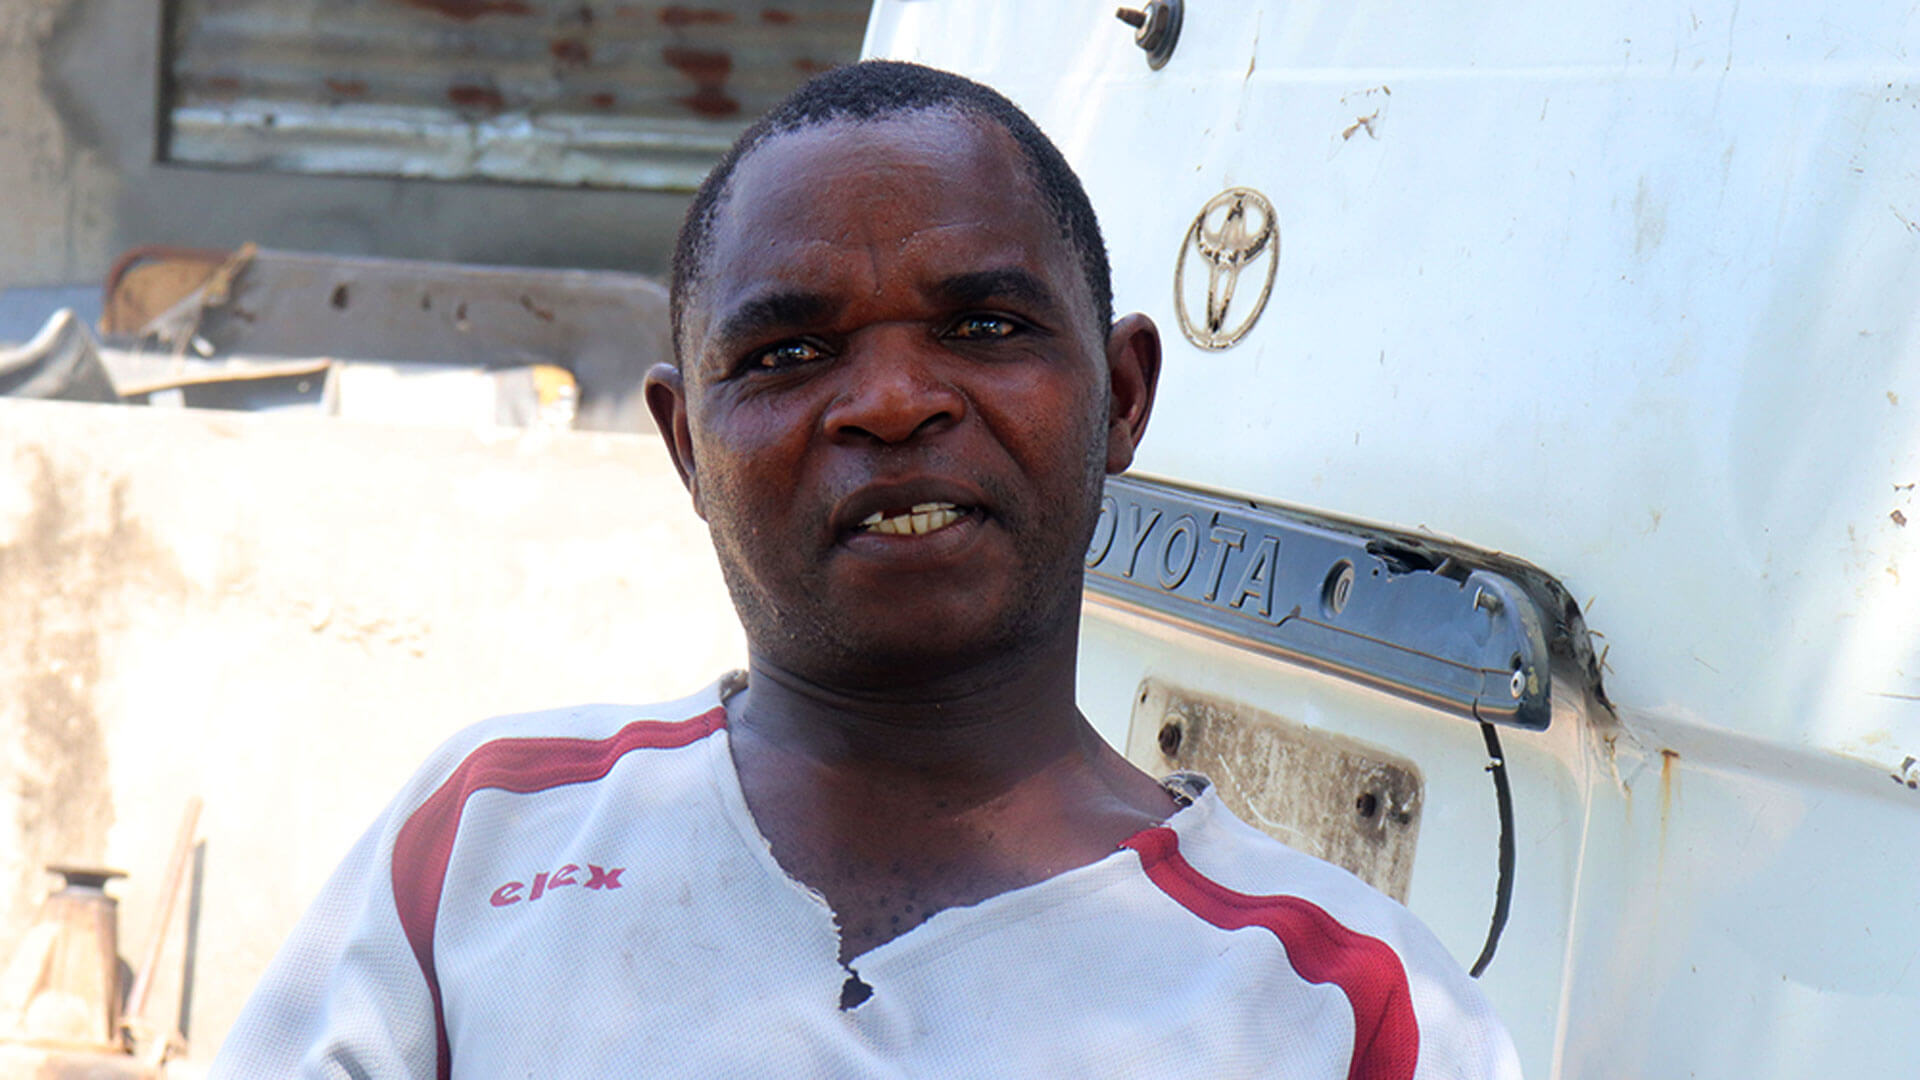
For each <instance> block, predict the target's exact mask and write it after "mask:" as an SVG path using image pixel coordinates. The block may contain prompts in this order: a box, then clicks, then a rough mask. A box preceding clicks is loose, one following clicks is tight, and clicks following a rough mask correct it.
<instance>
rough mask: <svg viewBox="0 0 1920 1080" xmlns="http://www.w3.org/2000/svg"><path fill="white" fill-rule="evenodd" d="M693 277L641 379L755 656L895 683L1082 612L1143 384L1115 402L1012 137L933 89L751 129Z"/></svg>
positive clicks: (1072, 269)
mask: <svg viewBox="0 0 1920 1080" xmlns="http://www.w3.org/2000/svg"><path fill="white" fill-rule="evenodd" d="M690 300H691V302H690V304H689V306H688V310H687V318H686V322H685V324H684V337H683V346H684V353H683V371H682V372H681V373H680V374H679V376H678V377H677V379H678V381H679V385H678V386H677V387H673V388H672V389H671V390H670V391H669V392H664V393H663V392H662V387H661V386H660V385H651V386H650V389H649V400H650V402H652V403H653V405H654V410H655V415H656V418H658V419H659V420H660V422H661V423H660V426H661V430H662V432H663V433H666V434H667V435H668V441H669V445H670V446H671V447H672V448H673V449H674V450H675V455H676V459H677V460H678V461H679V463H680V465H681V468H682V469H683V471H684V472H685V473H686V474H687V477H688V482H689V486H690V487H691V488H692V490H693V493H694V501H695V506H696V508H697V509H698V510H699V511H700V513H701V514H702V515H703V516H704V517H706V519H707V520H708V522H709V524H710V526H711V529H712V533H713V539H714V546H715V548H716V550H717V552H718V554H719V558H720V563H721V567H722V570H723V572H724V573H725V576H726V578H727V582H728V586H729V588H730V589H731V591H732V593H733V596H734V601H735V604H736V605H737V606H738V607H739V609H740V614H741V618H742V621H743V622H744V623H745V625H746V629H747V632H748V636H749V638H750V639H751V640H752V641H753V643H754V646H755V648H756V649H757V650H758V651H760V652H761V653H762V654H763V655H765V656H766V657H767V658H769V659H771V660H773V661H774V662H776V663H779V664H781V665H782V666H783V667H786V668H788V669H790V670H794V671H797V672H801V673H803V674H809V675H814V676H819V677H826V678H833V679H839V680H842V681H847V682H852V683H856V684H857V683H862V682H872V683H884V682H887V681H890V679H891V678H894V677H897V676H898V674H899V672H900V671H902V670H903V665H911V667H910V668H907V669H905V670H912V671H913V672H914V674H915V675H916V676H938V675H939V674H942V673H943V671H945V670H958V669H960V668H962V667H964V666H967V665H970V664H973V663H976V662H978V661H980V660H982V659H985V658H987V657H990V656H992V655H993V654H995V653H996V652H999V651H1004V650H1008V649H1017V648H1020V647H1021V646H1022V645H1032V644H1034V643H1035V642H1036V641H1037V640H1039V639H1041V638H1044V637H1045V636H1046V635H1048V634H1050V633H1053V634H1057V633H1060V632H1062V631H1063V630H1065V631H1066V632H1068V633H1070V632H1071V630H1070V627H1071V625H1072V622H1073V620H1074V619H1075V618H1077V610H1078V598H1079V590H1080V581H1081V562H1080V560H1081V556H1082V553H1083V551H1084V549H1085V546H1086V543H1087V538H1088V536H1089V534H1090V532H1091V529H1092V524H1093V516H1094V513H1095V509H1096V507H1097V505H1098V492H1099V488H1100V479H1101V476H1102V475H1103V473H1105V472H1107V471H1109V470H1114V471H1117V470H1118V469H1121V468H1124V467H1125V466H1126V464H1127V462H1128V460H1129V459H1130V456H1131V453H1132V447H1133V439H1134V437H1135V435H1137V429H1138V426H1139V424H1143V423H1144V420H1145V413H1144V405H1140V406H1139V407H1138V408H1136V407H1135V399H1138V398H1139V397H1140V396H1141V394H1140V392H1139V391H1138V390H1137V389H1135V388H1134V386H1133V382H1137V381H1138V380H1133V381H1132V382H1128V383H1127V384H1126V385H1125V386H1123V387H1122V391H1121V394H1120V400H1121V404H1122V405H1123V408H1121V409H1119V410H1117V411H1118V412H1121V413H1125V414H1126V415H1125V416H1124V417H1121V418H1119V419H1116V409H1115V408H1114V403H1115V400H1116V399H1115V397H1114V395H1113V394H1112V393H1111V391H1110V387H1111V386H1112V385H1114V384H1115V380H1114V377H1113V375H1112V373H1111V370H1110V369H1111V363H1110V356H1109V352H1110V349H1109V343H1108V341H1107V340H1106V339H1105V338H1103V336H1102V335H1101V334H1100V333H1099V332H1098V330H1097V328H1096V326H1095V323H1096V319H1097V317H1096V316H1095V315H1094V313H1093V306H1092V305H1093V301H1092V297H1091V293H1090V290H1089V289H1088V286H1087V284H1086V281H1085V279H1084V277H1083V275H1082V272H1081V269H1080V263H1079V260H1078V259H1077V258H1076V256H1075V254H1074V251H1073V249H1072V247H1071V246H1070V245H1069V244H1068V243H1067V242H1066V241H1065V240H1064V239H1063V238H1062V237H1061V231H1060V228H1059V226H1058V225H1057V224H1056V223H1055V221H1054V219H1053V217H1052V216H1051V214H1049V213H1048V211H1047V208H1046V204H1045V202H1044V201H1043V200H1042V198H1041V196H1040V195H1039V193H1038V192H1037V191H1036V190H1035V188H1034V185H1033V182H1032V180H1031V179H1030V178H1029V174H1028V172H1027V168H1026V166H1025V164H1024V161H1023V159H1022V158H1021V156H1020V154H1019V152H1018V150H1017V148H1016V146H1015V144H1014V143H1013V141H1012V139H1011V138H1010V137H1009V136H1007V135H1006V133H1005V132H1003V131H1001V130H1000V129H999V128H998V127H997V126H995V125H991V124H985V123H981V122H978V121H974V120H971V119H967V118H961V117H958V116H955V115H952V114H947V113H940V112H926V113H915V114H908V115H904V116H899V117H893V118H888V119H885V120H880V121H871V122H862V123H832V124H827V125H823V126H818V127H812V128H807V129H803V130H801V131H797V132H793V133H790V134H786V135H782V136H778V137H776V138H774V139H772V140H770V141H769V142H766V143H763V144H761V146H759V147H758V148H757V149H755V150H754V151H753V152H752V153H751V154H750V155H749V156H748V157H747V158H746V159H744V160H743V161H742V162H741V163H740V165H739V166H738V168H737V170H736V172H735V173H734V175H733V178H732V183H731V185H730V190H729V194H728V195H727V196H726V198H725V200H724V202H723V203H722V204H721V207H720V210H719V213H718V217H717V219H716V221H715V222H714V228H713V233H712V246H711V249H710V253H709V256H708V259H707V262H706V264H705V272H704V273H703V274H702V275H701V278H700V281H699V283H698V284H697V285H696V287H695V290H694V293H693V295H692V296H691V297H690ZM1142 321H1144V320H1142ZM1136 336H1138V335H1137V333H1136ZM1147 336H1148V337H1151V327H1150V325H1149V327H1148V335H1147ZM1153 361H1154V363H1156V364H1157V346H1156V351H1155V353H1154V357H1153ZM656 375H657V376H660V375H662V373H656ZM654 381H655V383H671V382H673V381H674V380H673V379H669V378H659V377H657V378H656V379H655V380H654ZM1145 393H1146V395H1147V397H1148V399H1149V400H1150V395H1151V376H1148V379H1147V390H1146V391H1145ZM1136 413H1137V420H1138V423H1134V422H1133V420H1134V419H1135V414H1136ZM676 428H677V429H678V430H676ZM1123 429H1124V430H1123ZM1063 621H1064V623H1063Z"/></svg>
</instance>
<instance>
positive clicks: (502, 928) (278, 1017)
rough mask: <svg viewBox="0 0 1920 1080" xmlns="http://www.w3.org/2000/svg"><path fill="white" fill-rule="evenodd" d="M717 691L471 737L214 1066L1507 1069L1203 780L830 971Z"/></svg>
mask: <svg viewBox="0 0 1920 1080" xmlns="http://www.w3.org/2000/svg"><path fill="white" fill-rule="evenodd" d="M725 721H726V712H725V709H724V708H723V707H722V706H721V705H720V703H719V698H718V692H717V689H713V688H710V689H709V690H707V691H705V692H703V693H702V694H701V695H698V696H696V697H694V698H690V699H687V700H684V701H680V702H673V703H669V704H666V705H660V706H653V707H648V708H633V707H630V706H622V707H613V706H592V707H588V708H582V709H574V710H565V711H558V712H550V713H539V714H532V715H527V716H519V717H507V718H504V719H500V720H494V721H489V722H487V723H484V724H480V725H477V726H476V727H474V728H471V729H469V730H468V731H466V732H463V733H462V734H460V735H459V736H456V737H455V738H454V739H452V740H451V741H450V742H449V743H448V744H447V745H445V746H443V747H442V748H441V749H440V750H439V751H437V752H436V753H435V754H434V756H433V757H432V759H431V760H429V761H428V762H427V764H426V765H425V766H424V767H423V768H422V769H421V770H420V772H419V773H418V774H417V775H416V776H415V777H414V779H413V781H412V782H411V783H410V784H409V785H408V786H407V788H406V790H404V791H403V792H402V793H401V794H400V796H399V798H398V799H396V800H395V801H394V803H393V804H392V806H391V807H390V808H389V809H388V811H387V812H386V814H385V815H383V816H382V818H381V819H380V820H379V821H378V822H376V823H375V825H374V827H373V828H372V829H371V830H370V831H369V832H368V833H367V834H366V836H365V837H363V838H362V839H361V841H360V842H359V844H357V845H356V846H355V848H354V850H353V852H352V854H351V855H349V856H348V858H347V860H346V862H345V863H344V864H343V865H342V866H341V867H340V869H339V870H338V871H337V872H336V873H335V874H334V876H333V878H332V880H331V881H329V882H328V884H327V886H326V888H325V890H324V891H323V892H322V894H321V896H320V898H319V900H318V901H317V902H316V903H315V904H314V906H313V909H312V910H311V911H309V912H308V914H307V915H306V917H305V918H304V919H303V920H302V921H301V923H300V926H299V927H298V929H296V930H295V932H294V934H293V937H292V938H291V939H290V940H289V941H288V943H287V945H286V946H285V947H284V948H283V949H282V950H281V952H280V955H279V956H278V957H277V958H276V959H275V961H274V963H273V965H272V967H271V968H270V969H269V970H268V972H267V974H266V976H265V977H264V978H263V979H262V981H261V984H260V986H259V988H258V989H256V990H255V992H254V994H253V997H252V999H251V1000H250V1001H249V1002H248V1004H247V1007H246V1009H245V1010H244V1012H243V1013H242V1014H241V1017H240V1019H239V1021H238V1022H237V1023H236V1025H235V1026H234V1029H233V1031H232V1033H231V1034H230V1035H229V1036H228V1039H227V1042H226V1044H225V1045H224V1046H223V1047H222V1049H221V1053H220V1056H219V1058H218V1060H217V1061H216V1062H215V1064H214V1068H213V1072H212V1075H213V1076H214V1077H218V1078H225V1077H247V1078H253V1077H282V1076H294V1075H297V1076H303V1077H342V1078H345V1077H371V1078H374V1080H387V1078H394V1077H421V1078H426V1077H436V1076H438V1077H446V1076H462V1077H483V1076H485V1077H492V1076H500V1077H529V1076H531V1077H606V1076H648V1077H655V1076H698V1077H751V1076H779V1077H860V1078H865V1077H1000V1076H1004V1077H1028V1078H1031V1077H1077V1076H1086V1077H1116V1076H1151V1077H1170V1076H1199V1077H1209V1078H1227V1077H1254V1076H1261V1077H1265V1076H1272V1077H1288V1078H1295V1080H1300V1078H1320V1077H1326V1078H1346V1080H1427V1078H1440V1077H1449V1078H1481V1077H1497V1078H1500V1080H1509V1078H1514V1077H1518V1076H1519V1067H1518V1065H1517V1064H1516V1060H1515V1057H1514V1052H1513V1047H1512V1044H1511V1042H1510V1041H1509V1039H1508V1036H1507V1034H1506V1031H1505V1030H1504V1029H1503V1028H1502V1027H1501V1025H1500V1022H1499V1021H1498V1019H1497V1018H1495V1016H1494V1014H1493V1012H1492V1009H1491V1008H1490V1007H1489V1005H1488V1004H1487V1001H1486V998H1485V997H1484V996H1483V995H1482V994H1481V993H1480V991H1479V989H1478V988H1477V987H1476V986H1475V985H1474V984H1473V982H1472V980H1470V979H1468V978H1467V977H1466V975H1465V974H1464V973H1463V972H1462V971H1461V970H1460V967H1459V965H1458V964H1456V963H1455V962H1454V960H1453V959H1452V957H1451V956H1449V955H1448V954H1447V953H1446V952H1445V950H1444V949H1443V948H1442V947H1441V946H1440V944H1439V942H1438V941H1436V940H1435V939H1434V937H1433V935H1432V934H1431V933H1430V932H1429V931H1428V930H1427V929H1426V928H1425V927H1424V926H1422V925H1421V924H1420V922H1419V921H1418V920H1416V919H1415V918H1414V917H1413V916H1412V915H1411V914H1410V913H1408V912H1407V910H1406V909H1405V908H1403V907H1401V906H1400V905H1398V904H1396V903H1394V902H1393V901H1391V900H1389V899H1387V898H1385V897H1383V896H1381V895H1380V894H1379V893H1377V892H1375V891H1374V890H1373V889H1371V888H1369V887H1368V886H1367V885H1365V884H1364V883H1362V882H1361V881H1359V880H1358V879H1357V878H1355V877H1353V876H1352V875H1350V874H1348V873H1347V872H1346V871H1344V870H1340V869H1338V868H1336V867H1333V866H1331V865H1329V864H1327V863H1324V862H1321V861H1320V860H1318V859H1314V858H1312V857H1310V856H1307V855H1303V854H1301V853H1299V852H1296V851H1294V850H1292V849H1291V848H1288V847H1286V846H1284V845H1282V844H1280V843H1278V842H1277V841H1275V840H1273V839H1271V838H1269V837H1267V836H1266V835H1265V834H1263V833H1261V832H1259V831H1257V830H1255V829H1253V828H1252V827H1250V826H1248V825H1246V824H1244V823H1242V822H1241V821H1239V820H1238V819H1236V818H1235V817H1234V816H1233V815H1232V814H1231V813H1230V812H1229V811H1228V810H1227V808H1226V807H1225V806H1224V805H1222V804H1221V802H1220V800H1219V798H1218V797H1217V796H1215V795H1214V794H1212V793H1211V792H1209V793H1206V794H1203V795H1201V796H1200V797H1199V798H1197V799H1195V800H1194V801H1193V803H1192V805H1190V806H1188V807H1186V808H1184V809H1182V810H1180V811H1179V812H1178V813H1176V814H1175V815H1174V816H1173V817H1171V818H1170V819H1168V820H1167V822H1166V823H1165V824H1164V825H1161V826H1156V827H1153V828H1149V829H1146V830H1143V831H1142V832H1140V833H1138V834H1136V835H1135V836H1133V837H1132V838H1131V839H1129V840H1128V841H1127V842H1126V843H1125V845H1124V846H1123V847H1121V848H1120V849H1118V850H1116V851H1115V852H1114V853H1113V854H1111V855H1109V856H1107V857H1106V858H1104V859H1101V860H1100V861H1099V862H1096V863H1093V864H1091V865H1088V866H1083V867H1080V868H1078V869H1075V870H1070V871H1068V872H1066V873H1063V874H1060V875H1059V876H1057V877H1053V878H1049V879H1047V880H1045V881H1042V882H1039V883H1037V884H1034V885H1030V886H1027V887H1025V888H1021V889H1016V890H1013V891H1012V892H1008V893H1003V894H1001V895H999V896H995V897H992V898H990V899H987V900H984V901H982V902H980V903H978V904H974V905H972V906H969V907H962V908H949V909H947V910H944V911H941V912H939V913H937V914H935V915H934V916H933V917H932V918H931V919H929V920H927V921H926V922H925V923H923V924H922V925H920V926H918V927H915V928H914V929H912V930H909V931H907V932H906V933H904V934H902V935H900V936H899V937H896V938H894V939H893V940H891V941H888V942H886V943H885V944H883V945H880V946H878V947H876V948H874V949H872V950H870V951H869V952H867V953H865V954H863V955H861V956H859V957H857V958H855V959H854V960H853V961H852V963H851V965H850V966H851V968H852V969H853V971H854V972H855V973H857V975H858V978H859V981H860V983H862V984H864V985H865V986H866V987H870V988H871V994H870V995H869V996H868V997H866V999H865V1000H864V1001H861V1002H860V1003H859V1004H857V1005H855V1006H853V1007H851V1008H842V994H843V990H845V989H846V987H847V984H848V980H849V972H848V969H847V968H846V967H843V966H842V965H841V964H840V962H839V958H838V957H839V935H838V931H837V929H836V927H835V924H834V919H833V913H832V912H831V910H829V909H828V907H827V906H826V905H825V904H824V903H823V902H822V901H821V899H820V897H819V896H818V894H816V893H814V892H812V891H811V890H809V889H807V888H806V887H805V886H803V885H801V884H800V883H799V882H797V881H795V880H794V879H793V878H791V877H789V876H788V875H787V874H786V873H785V872H784V871H782V870H781V868H780V866H779V864H778V863H776V862H775V861H774V859H773V856H772V854H771V852H770V851H769V850H768V847H767V843H766V841H765V839H764V838H763V837H762V836H761V834H760V832H759V830H758V828H757V827H756V826H755V824H754V822H753V819H752V817H751V815H750V814H749V813H748V810H747V805H746V801H745V799H744V798H743V797H742V795H741V791H740V784H739V780H738V778H737V776H736V775H735V773H734V770H733V762H732V757H731V755H730V753H729V751H728V747H727V732H726V728H725Z"/></svg>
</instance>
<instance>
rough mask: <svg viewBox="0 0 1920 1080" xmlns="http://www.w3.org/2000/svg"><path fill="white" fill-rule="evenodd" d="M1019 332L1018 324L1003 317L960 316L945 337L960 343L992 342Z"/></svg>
mask: <svg viewBox="0 0 1920 1080" xmlns="http://www.w3.org/2000/svg"><path fill="white" fill-rule="evenodd" d="M1019 332H1020V324H1019V323H1017V322H1014V321H1013V320H1012V319H1009V318H1007V317H1005V316H1003V315H962V316H961V317H960V318H958V319H956V320H954V323H953V325H952V326H950V327H948V328H947V336H948V337H950V338H958V339H960V340H961V341H993V340H996V339H999V338H1005V337H1012V336H1013V335H1015V334H1017V333H1019Z"/></svg>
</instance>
